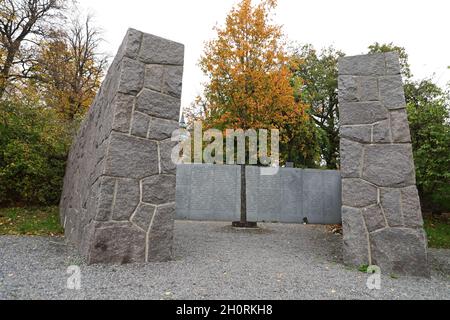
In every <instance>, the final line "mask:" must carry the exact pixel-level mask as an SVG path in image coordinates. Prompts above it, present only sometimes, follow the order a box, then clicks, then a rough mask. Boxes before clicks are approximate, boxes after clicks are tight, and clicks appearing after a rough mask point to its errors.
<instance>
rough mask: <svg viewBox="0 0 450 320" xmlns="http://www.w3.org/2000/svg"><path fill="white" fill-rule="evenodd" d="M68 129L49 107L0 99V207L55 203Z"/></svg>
mask: <svg viewBox="0 0 450 320" xmlns="http://www.w3.org/2000/svg"><path fill="white" fill-rule="evenodd" d="M70 132H71V126H68V125H67V124H65V123H63V122H62V121H61V120H59V118H58V117H57V115H56V114H55V112H54V111H52V110H50V109H47V108H43V107H39V106H30V105H26V104H23V103H17V102H10V101H4V102H0V206H10V205H52V204H57V203H58V201H59V197H60V194H61V189H62V183H63V177H64V171H65V165H66V157H67V153H68V149H69V145H70V141H71V138H70V136H71V135H70Z"/></svg>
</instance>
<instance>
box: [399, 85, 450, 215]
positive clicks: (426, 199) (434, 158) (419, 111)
mask: <svg viewBox="0 0 450 320" xmlns="http://www.w3.org/2000/svg"><path fill="white" fill-rule="evenodd" d="M405 92H406V97H407V103H408V117H409V122H410V127H411V136H412V141H413V149H414V160H415V164H416V172H417V186H418V189H419V192H420V195H421V199H422V205H423V207H424V209H425V210H427V211H431V212H435V213H441V212H443V211H448V210H450V123H449V120H450V99H449V96H448V94H447V93H445V92H444V91H443V90H442V89H441V88H440V87H438V86H437V85H436V84H434V83H433V82H432V81H431V80H429V79H426V80H422V81H418V82H410V83H408V84H406V86H405Z"/></svg>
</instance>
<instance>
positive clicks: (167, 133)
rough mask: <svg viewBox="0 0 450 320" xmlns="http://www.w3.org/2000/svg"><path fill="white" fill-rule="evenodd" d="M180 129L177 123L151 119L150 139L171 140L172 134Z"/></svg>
mask: <svg viewBox="0 0 450 320" xmlns="http://www.w3.org/2000/svg"><path fill="white" fill-rule="evenodd" d="M179 128H180V124H179V123H178V122H177V121H173V120H164V119H159V118H151V120H150V128H149V135H148V138H149V139H150V140H156V141H162V140H167V139H171V138H172V134H173V133H174V132H175V131H176V130H178V129H179Z"/></svg>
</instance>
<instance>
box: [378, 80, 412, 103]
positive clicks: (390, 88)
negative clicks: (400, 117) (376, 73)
mask: <svg viewBox="0 0 450 320" xmlns="http://www.w3.org/2000/svg"><path fill="white" fill-rule="evenodd" d="M379 86H380V101H381V102H382V103H383V105H384V106H385V107H386V108H388V109H400V108H406V100H405V93H404V91H403V81H402V77H401V76H400V75H396V76H386V77H380V79H379Z"/></svg>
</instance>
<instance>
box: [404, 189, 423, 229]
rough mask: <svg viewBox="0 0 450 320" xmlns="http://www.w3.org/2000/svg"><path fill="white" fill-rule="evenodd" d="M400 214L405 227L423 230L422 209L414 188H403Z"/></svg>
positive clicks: (417, 193)
mask: <svg viewBox="0 0 450 320" xmlns="http://www.w3.org/2000/svg"><path fill="white" fill-rule="evenodd" d="M401 192H402V214H403V221H404V225H405V227H409V228H423V218H422V209H421V205H420V198H419V192H418V191H417V187H416V186H411V187H407V188H403V189H402V190H401Z"/></svg>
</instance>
